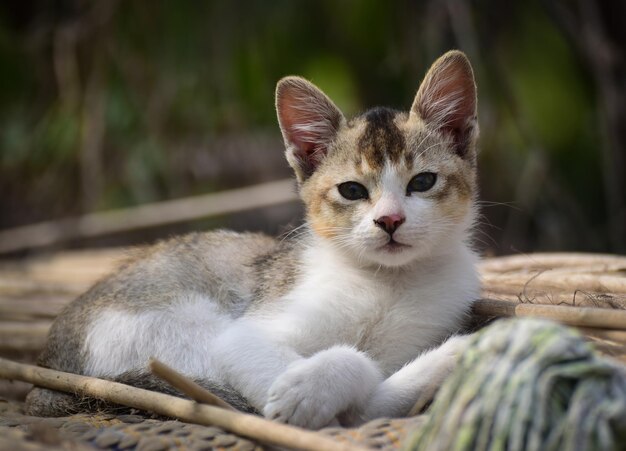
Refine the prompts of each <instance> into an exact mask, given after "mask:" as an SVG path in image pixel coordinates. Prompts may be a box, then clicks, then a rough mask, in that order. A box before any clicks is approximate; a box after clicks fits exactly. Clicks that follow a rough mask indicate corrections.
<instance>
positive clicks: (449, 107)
mask: <svg viewBox="0 0 626 451" xmlns="http://www.w3.org/2000/svg"><path fill="white" fill-rule="evenodd" d="M277 110H278V116H279V121H280V124H281V129H282V131H283V136H284V138H285V143H286V147H287V160H288V161H289V163H290V164H291V166H292V167H293V168H294V170H295V172H296V175H297V177H298V181H299V184H300V193H301V196H302V198H303V200H304V202H305V205H306V208H307V219H308V222H309V224H310V226H311V228H312V229H313V231H314V232H315V233H316V234H317V235H318V236H320V237H322V238H323V239H325V240H327V241H328V242H329V243H332V245H333V246H335V247H337V249H339V250H341V251H343V252H346V253H348V254H349V255H350V256H352V257H354V258H355V259H357V260H359V261H361V262H364V263H367V264H373V265H382V266H387V267H400V266H404V265H407V264H410V263H411V262H414V261H417V260H419V259H420V258H428V257H430V256H432V255H434V254H436V253H439V252H443V251H445V249H446V248H449V245H450V244H451V243H458V242H459V241H460V240H463V239H464V238H465V237H466V234H467V229H468V228H469V227H470V226H471V224H472V221H473V210H474V208H473V203H474V198H475V192H476V169H475V161H476V155H475V148H474V147H475V140H476V135H477V126H476V91H475V84H474V79H473V74H472V70H471V67H470V65H469V62H468V61H467V59H466V58H465V56H464V55H463V54H462V53H460V52H449V53H447V54H446V55H444V56H443V57H441V58H440V59H439V60H438V61H437V62H436V63H435V64H434V65H433V67H432V68H431V69H430V71H429V72H428V74H427V76H426V78H425V80H424V82H423V83H422V85H421V87H420V90H419V91H418V93H417V96H416V97H415V100H414V103H413V106H412V108H411V111H410V112H409V113H401V112H396V111H393V110H390V109H386V108H376V109H373V110H370V111H368V112H366V113H365V114H363V115H361V116H358V117H356V118H353V119H351V120H350V121H347V120H346V119H345V118H344V117H343V115H342V114H341V112H340V111H339V110H338V109H337V107H336V106H335V105H334V104H333V103H332V102H331V101H330V99H328V97H326V96H325V95H324V94H323V93H322V92H321V91H319V90H318V89H317V88H316V87H314V86H313V85H311V84H310V83H309V82H307V81H305V80H303V79H301V78H297V77H288V78H285V79H283V80H281V81H280V82H279V85H278V88H277Z"/></svg>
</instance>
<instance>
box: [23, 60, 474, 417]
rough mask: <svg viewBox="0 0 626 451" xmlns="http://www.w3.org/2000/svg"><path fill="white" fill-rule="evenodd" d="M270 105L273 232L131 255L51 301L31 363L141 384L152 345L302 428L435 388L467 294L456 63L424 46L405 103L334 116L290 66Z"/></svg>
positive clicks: (63, 401) (465, 166)
mask: <svg viewBox="0 0 626 451" xmlns="http://www.w3.org/2000/svg"><path fill="white" fill-rule="evenodd" d="M276 108H277V112H278V120H279V123H280V127H281V131H282V134H283V137H284V140H285V145H286V156H287V160H288V162H289V164H290V165H291V166H292V167H293V169H294V171H295V174H296V177H297V181H298V187H299V191H300V194H301V197H302V199H303V201H304V203H305V205H306V212H307V220H306V224H305V225H304V226H303V227H302V228H300V229H296V231H295V232H294V234H293V236H292V237H291V238H288V239H284V240H282V241H277V240H274V239H272V238H269V237H266V236H263V235H258V234H238V233H234V232H228V231H217V232H209V233H195V234H191V235H188V236H184V237H179V238H174V239H171V240H169V241H165V242H161V243H158V244H156V245H154V246H152V247H150V248H148V249H147V250H144V251H141V252H140V255H135V256H134V257H133V258H131V259H129V260H128V261H127V262H126V263H125V264H123V265H122V266H121V268H120V269H119V270H118V271H117V272H116V273H114V274H113V275H111V276H109V277H108V278H106V279H104V280H102V281H101V282H99V283H97V284H96V285H95V286H94V287H92V288H91V289H90V290H89V291H88V292H87V293H85V294H84V295H82V296H80V297H79V298H78V299H76V300H75V301H74V302H73V303H71V304H70V305H69V306H68V307H67V308H66V309H65V310H64V311H63V312H62V313H61V315H60V316H59V317H58V318H57V320H56V321H55V323H54V325H53V326H52V329H51V331H50V335H49V337H48V341H47V344H46V347H45V350H44V351H43V353H42V355H41V357H40V360H39V364H40V365H42V366H45V367H49V368H54V369H58V370H63V371H70V372H74V373H79V374H85V375H89V376H97V377H105V378H109V379H113V380H121V381H124V382H128V383H132V384H136V385H150V383H151V382H150V381H152V378H151V377H150V376H149V374H147V370H146V363H147V361H148V359H149V358H150V357H151V356H155V357H157V358H158V359H160V360H162V361H163V362H165V363H167V364H168V365H170V366H172V367H174V368H176V369H178V370H179V371H181V372H183V373H185V374H187V375H188V376H190V377H192V378H195V379H197V380H199V381H200V382H201V383H203V384H204V385H205V386H208V387H210V388H211V389H212V390H214V391H216V392H217V393H218V394H219V395H220V396H223V397H225V398H226V399H227V400H229V401H231V402H239V404H238V405H239V406H240V407H241V408H245V406H246V403H247V404H249V406H251V407H252V408H254V409H257V410H258V411H260V412H262V413H263V414H264V415H265V416H267V417H269V418H272V419H275V420H278V421H281V422H284V423H289V424H294V425H299V426H304V427H308V428H320V427H323V426H325V425H327V424H330V423H334V422H335V421H336V420H337V419H339V420H340V421H341V422H342V424H354V423H358V422H360V421H365V420H369V419H371V418H376V417H381V416H390V417H393V416H401V415H405V414H407V413H408V411H409V410H410V408H411V406H412V405H413V404H414V402H415V400H416V399H418V398H419V399H426V398H428V397H429V396H431V395H432V394H433V392H434V391H435V389H436V388H437V387H438V386H439V384H440V383H441V381H442V379H443V378H444V377H445V376H446V375H447V374H448V373H449V372H450V370H451V369H452V367H453V366H454V364H455V362H456V358H457V356H458V354H459V353H460V352H461V351H462V349H463V348H464V342H465V339H464V338H463V337H453V338H451V339H448V340H447V341H446V342H445V343H444V344H443V345H441V346H439V347H435V346H437V345H440V344H441V343H442V342H443V341H444V340H445V339H446V338H447V337H449V336H450V335H451V334H453V333H455V332H457V331H458V330H459V329H460V328H461V327H462V326H463V322H464V319H465V318H466V315H467V312H468V310H469V308H470V304H471V302H472V300H473V299H475V298H477V296H478V294H479V282H478V278H477V274H476V271H475V262H476V256H475V254H474V253H473V252H472V250H471V249H470V247H469V245H468V240H469V238H470V228H471V227H472V223H473V221H474V214H475V197H476V150H475V141H476V137H477V133H478V130H477V123H476V87H475V83H474V77H473V73H472V69H471V66H470V64H469V61H468V60H467V58H466V57H465V55H464V54H463V53H461V52H458V51H451V52H448V53H446V54H445V55H443V56H442V57H441V58H439V59H438V60H437V61H436V62H435V64H434V65H433V66H432V68H431V69H430V70H429V72H428V74H427V75H426V77H425V79H424V81H423V83H422V85H421V87H420V89H419V91H418V93H417V96H416V97H415V100H414V102H413V105H412V107H411V110H410V112H408V113H401V112H396V111H393V110H390V109H387V108H376V109H373V110H370V111H367V112H366V113H364V114H362V115H361V116H358V117H356V118H354V119H351V120H346V118H345V117H344V116H343V114H342V113H341V112H340V111H339V109H338V108H337V107H336V106H335V105H334V104H333V102H332V101H331V100H330V99H329V98H328V97H327V96H326V95H325V94H324V93H322V92H321V91H320V90H319V89H318V88H316V87H315V86H314V85H312V84H311V83H309V82H308V81H306V80H304V79H302V78H299V77H286V78H284V79H282V80H280V81H279V83H278V86H277V90H276ZM70 401H71V400H69V397H68V395H63V394H60V393H56V392H52V391H49V390H43V389H34V390H33V391H32V392H31V393H30V395H29V397H28V400H27V404H28V409H29V411H30V412H31V413H35V414H40V415H55V414H56V415H58V414H61V413H62V410H63V409H68V410H70V411H71V409H72V408H74V407H75V406H74V407H71V404H72V403H71V402H70ZM335 424H336V423H335Z"/></svg>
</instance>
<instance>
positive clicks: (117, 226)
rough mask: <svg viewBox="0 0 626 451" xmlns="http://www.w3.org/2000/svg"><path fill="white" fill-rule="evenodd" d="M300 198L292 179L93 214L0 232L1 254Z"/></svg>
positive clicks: (267, 205)
mask: <svg viewBox="0 0 626 451" xmlns="http://www.w3.org/2000/svg"><path fill="white" fill-rule="evenodd" d="M297 198H298V196H297V194H296V192H295V189H294V182H293V181H292V180H290V179H286V180H278V181H274V182H268V183H261V184H258V185H253V186H247V187H245V188H238V189H233V190H229V191H222V192H218V193H211V194H204V195H200V196H194V197H186V198H183V199H176V200H168V201H163V202H155V203H151V204H144V205H140V206H138V207H132V208H125V209H119V210H110V211H104V212H100V213H90V214H87V215H84V216H80V217H77V218H67V219H62V220H59V221H48V222H42V223H39V224H33V225H28V226H22V227H17V228H15V229H9V230H1V231H0V254H3V253H8V252H16V251H20V250H24V249H33V248H37V247H43V246H49V245H51V244H55V243H61V242H66V241H70V240H75V239H80V238H89V237H95V236H102V235H107V234H111V233H116V232H128V231H132V230H139V229H144V228H147V227H153V226H162V225H168V224H174V223H177V222H184V221H190V220H194V219H199V218H206V217H210V216H216V215H223V214H229V213H236V212H240V211H245V210H250V209H253V208H261V207H269V206H271V205H278V204H282V203H286V202H291V201H294V200H296V199H297Z"/></svg>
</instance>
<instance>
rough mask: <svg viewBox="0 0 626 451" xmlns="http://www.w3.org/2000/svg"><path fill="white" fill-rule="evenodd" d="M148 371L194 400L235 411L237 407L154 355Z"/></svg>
mask: <svg viewBox="0 0 626 451" xmlns="http://www.w3.org/2000/svg"><path fill="white" fill-rule="evenodd" d="M150 371H152V374H154V375H155V376H157V377H158V378H160V379H163V380H164V381H165V382H167V383H169V384H170V385H171V386H172V387H174V388H177V389H178V390H180V391H181V392H182V393H183V394H185V395H187V396H189V397H190V398H191V399H193V400H194V401H196V402H201V403H203V404H210V405H212V406H216V407H221V408H222V409H227V410H232V411H233V412H237V409H235V408H234V407H233V406H231V405H230V404H228V403H227V402H226V401H224V400H223V399H222V398H220V397H219V396H216V395H214V394H213V393H211V392H210V391H208V390H207V389H206V388H203V387H201V386H200V385H198V384H196V383H195V382H194V381H192V380H191V379H189V378H188V377H185V376H183V375H182V374H180V373H179V372H178V371H176V370H174V369H173V368H170V367H169V366H167V365H166V364H165V363H163V362H161V361H159V360H157V359H155V358H154V357H153V358H151V359H150Z"/></svg>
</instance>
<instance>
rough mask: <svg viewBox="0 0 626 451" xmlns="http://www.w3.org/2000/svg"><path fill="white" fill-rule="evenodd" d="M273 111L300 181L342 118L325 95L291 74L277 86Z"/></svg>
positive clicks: (311, 169)
mask: <svg viewBox="0 0 626 451" xmlns="http://www.w3.org/2000/svg"><path fill="white" fill-rule="evenodd" d="M276 112H277V114H278V123H279V124H280V130H281V131H282V133H283V139H284V140H285V147H286V149H287V161H288V162H289V164H290V165H291V167H292V168H293V169H294V171H295V172H296V176H297V178H298V182H300V183H302V182H303V181H304V180H306V179H307V178H308V177H309V176H310V175H311V174H313V172H315V169H317V167H318V166H319V164H320V163H321V162H322V160H323V159H324V157H325V156H326V155H327V153H328V148H329V146H330V144H331V143H332V141H333V140H334V139H335V136H336V135H337V131H338V130H339V127H340V126H341V124H342V122H344V121H345V119H344V117H343V114H342V113H341V111H339V108H337V107H336V106H335V104H334V103H333V102H332V100H330V99H329V98H328V96H327V95H326V94H324V93H323V92H322V91H320V90H319V89H318V88H317V87H316V86H315V85H313V84H312V83H310V82H308V81H306V80H305V79H304V78H300V77H293V76H292V77H285V78H283V79H282V80H280V81H279V82H278V85H277V86H276Z"/></svg>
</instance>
